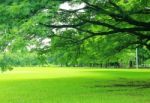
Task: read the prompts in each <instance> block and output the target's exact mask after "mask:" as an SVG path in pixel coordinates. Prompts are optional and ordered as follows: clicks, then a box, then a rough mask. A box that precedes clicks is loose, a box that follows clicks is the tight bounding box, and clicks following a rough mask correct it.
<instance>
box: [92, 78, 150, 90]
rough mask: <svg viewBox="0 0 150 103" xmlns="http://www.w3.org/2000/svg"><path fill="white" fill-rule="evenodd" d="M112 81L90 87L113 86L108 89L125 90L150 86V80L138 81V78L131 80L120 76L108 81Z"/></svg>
mask: <svg viewBox="0 0 150 103" xmlns="http://www.w3.org/2000/svg"><path fill="white" fill-rule="evenodd" d="M108 82H111V83H109V84H105V85H103V84H98V83H96V84H95V85H93V86H91V87H90V88H111V90H108V91H125V90H127V89H128V88H131V89H149V88H150V81H149V80H147V81H146V80H145V81H138V80H129V79H125V78H119V79H118V80H116V81H114V80H112V81H108ZM118 88H119V89H118Z"/></svg>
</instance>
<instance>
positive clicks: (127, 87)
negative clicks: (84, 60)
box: [0, 67, 150, 103]
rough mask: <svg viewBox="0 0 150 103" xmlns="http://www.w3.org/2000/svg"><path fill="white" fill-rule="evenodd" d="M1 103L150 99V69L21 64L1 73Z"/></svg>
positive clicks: (147, 102)
mask: <svg viewBox="0 0 150 103" xmlns="http://www.w3.org/2000/svg"><path fill="white" fill-rule="evenodd" d="M0 102H1V103H150V70H148V69H139V70H137V69H98V68H95V69H94V68H61V67H28V68H27V67H22V68H19V67H18V68H15V69H14V70H13V71H7V72H4V73H1V74H0Z"/></svg>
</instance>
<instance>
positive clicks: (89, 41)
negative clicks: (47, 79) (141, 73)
mask: <svg viewBox="0 0 150 103" xmlns="http://www.w3.org/2000/svg"><path fill="white" fill-rule="evenodd" d="M0 14H1V16H0V40H1V42H0V50H1V51H6V50H7V49H9V51H12V52H14V51H16V50H22V51H27V49H26V47H27V46H30V45H36V48H34V49H33V50H35V51H38V52H40V53H46V52H52V54H51V55H52V57H55V59H54V60H56V61H57V59H59V60H58V62H64V63H69V64H78V62H81V61H82V62H84V63H86V62H88V63H90V62H91V61H92V62H95V63H99V62H104V61H108V59H112V58H114V61H118V59H119V58H120V59H119V60H122V59H121V57H123V56H122V54H121V53H123V54H126V55H128V53H131V54H132V53H133V49H134V48H137V47H138V48H140V49H141V50H142V51H146V52H147V53H145V55H146V56H144V58H146V59H147V58H149V50H150V34H149V33H150V1H149V0H36V1H35V0H13V1H12V0H7V1H6V0H1V1H0ZM45 38H50V39H51V42H50V45H49V46H44V47H41V45H42V43H41V42H42V41H43V40H44V39H45ZM125 51H126V52H125ZM131 57H132V56H131ZM68 60H69V61H68ZM84 60H85V61H84ZM86 60H87V61H86Z"/></svg>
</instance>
